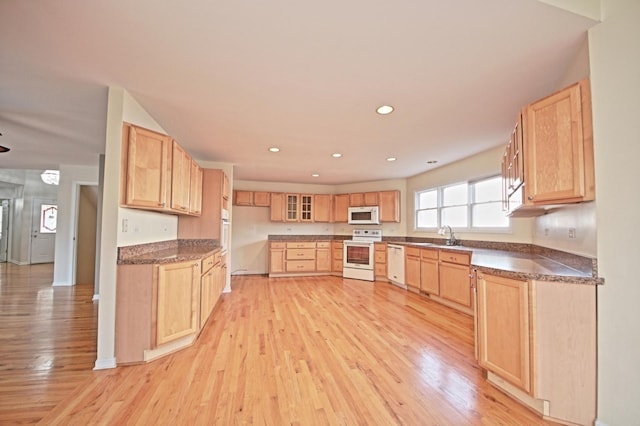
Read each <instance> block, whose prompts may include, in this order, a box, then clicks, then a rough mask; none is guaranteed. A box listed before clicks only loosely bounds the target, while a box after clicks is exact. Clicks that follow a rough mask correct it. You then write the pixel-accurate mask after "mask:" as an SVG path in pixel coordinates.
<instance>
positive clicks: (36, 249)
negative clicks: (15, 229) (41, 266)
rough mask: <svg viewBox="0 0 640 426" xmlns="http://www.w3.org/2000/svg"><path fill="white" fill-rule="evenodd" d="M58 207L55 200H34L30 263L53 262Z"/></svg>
mask: <svg viewBox="0 0 640 426" xmlns="http://www.w3.org/2000/svg"><path fill="white" fill-rule="evenodd" d="M57 221H58V205H57V204H56V201H55V200H43V199H37V198H36V199H34V200H33V218H32V221H31V255H30V263H50V262H53V258H54V248H55V243H56V226H57Z"/></svg>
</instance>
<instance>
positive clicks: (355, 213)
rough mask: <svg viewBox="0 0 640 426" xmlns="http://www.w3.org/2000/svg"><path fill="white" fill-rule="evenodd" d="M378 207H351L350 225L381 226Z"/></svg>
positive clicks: (348, 219)
mask: <svg viewBox="0 0 640 426" xmlns="http://www.w3.org/2000/svg"><path fill="white" fill-rule="evenodd" d="M379 210H380V209H379V207H378V206H370V207H349V213H348V216H347V222H348V223H349V224H350V225H380V214H379V213H380V212H379Z"/></svg>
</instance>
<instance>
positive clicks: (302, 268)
mask: <svg viewBox="0 0 640 426" xmlns="http://www.w3.org/2000/svg"><path fill="white" fill-rule="evenodd" d="M286 269H287V272H313V271H315V270H316V262H314V261H312V260H311V261H309V260H288V261H287V267H286Z"/></svg>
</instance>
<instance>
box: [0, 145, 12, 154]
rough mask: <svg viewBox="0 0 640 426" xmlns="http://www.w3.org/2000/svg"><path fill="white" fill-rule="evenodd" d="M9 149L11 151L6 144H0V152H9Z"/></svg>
mask: <svg viewBox="0 0 640 426" xmlns="http://www.w3.org/2000/svg"><path fill="white" fill-rule="evenodd" d="M9 151H11V148H7V147H6V146H2V145H0V152H9Z"/></svg>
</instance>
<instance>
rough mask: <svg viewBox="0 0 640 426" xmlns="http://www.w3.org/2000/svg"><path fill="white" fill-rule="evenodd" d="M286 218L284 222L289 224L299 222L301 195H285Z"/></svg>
mask: <svg viewBox="0 0 640 426" xmlns="http://www.w3.org/2000/svg"><path fill="white" fill-rule="evenodd" d="M284 211H285V216H284V220H286V221H287V222H297V221H298V220H299V218H300V216H299V214H300V195H298V194H287V195H285V206H284Z"/></svg>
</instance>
